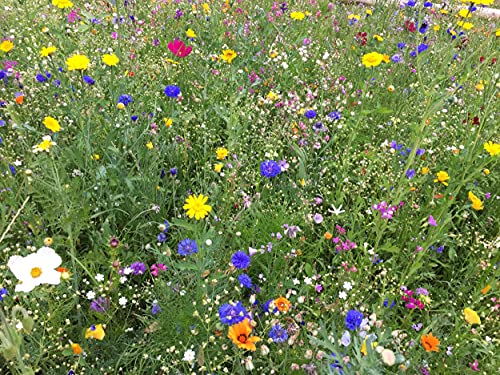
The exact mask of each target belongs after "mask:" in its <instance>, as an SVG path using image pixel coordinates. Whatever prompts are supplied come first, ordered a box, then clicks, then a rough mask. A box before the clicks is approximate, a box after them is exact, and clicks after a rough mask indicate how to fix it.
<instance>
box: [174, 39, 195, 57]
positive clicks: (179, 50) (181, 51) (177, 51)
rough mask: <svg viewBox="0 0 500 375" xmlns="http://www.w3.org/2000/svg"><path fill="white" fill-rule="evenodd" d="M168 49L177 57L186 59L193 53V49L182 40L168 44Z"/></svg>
mask: <svg viewBox="0 0 500 375" xmlns="http://www.w3.org/2000/svg"><path fill="white" fill-rule="evenodd" d="M168 49H169V50H170V52H172V53H173V54H174V55H175V56H179V57H186V56H187V55H189V54H190V53H191V51H192V50H193V47H191V46H189V47H188V46H186V45H185V44H184V42H183V41H182V40H174V41H173V42H170V43H168Z"/></svg>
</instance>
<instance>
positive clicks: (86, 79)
mask: <svg viewBox="0 0 500 375" xmlns="http://www.w3.org/2000/svg"><path fill="white" fill-rule="evenodd" d="M83 82H85V83H86V84H87V85H93V84H94V83H95V81H94V80H93V79H92V77H91V76H83Z"/></svg>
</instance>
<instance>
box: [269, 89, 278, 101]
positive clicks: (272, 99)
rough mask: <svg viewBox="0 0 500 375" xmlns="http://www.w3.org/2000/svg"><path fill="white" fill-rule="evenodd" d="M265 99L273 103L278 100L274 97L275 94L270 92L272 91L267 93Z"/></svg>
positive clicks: (276, 96)
mask: <svg viewBox="0 0 500 375" xmlns="http://www.w3.org/2000/svg"><path fill="white" fill-rule="evenodd" d="M266 98H268V99H269V100H271V101H273V102H274V101H275V100H278V99H279V97H278V95H276V94H275V93H274V92H272V91H269V94H267V96H266Z"/></svg>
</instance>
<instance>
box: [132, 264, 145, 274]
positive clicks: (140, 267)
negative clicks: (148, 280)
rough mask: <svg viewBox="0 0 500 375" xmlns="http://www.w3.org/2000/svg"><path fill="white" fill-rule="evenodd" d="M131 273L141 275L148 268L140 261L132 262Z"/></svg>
mask: <svg viewBox="0 0 500 375" xmlns="http://www.w3.org/2000/svg"><path fill="white" fill-rule="evenodd" d="M130 268H131V269H132V273H133V274H134V275H142V274H143V273H144V272H146V270H147V269H148V268H147V267H146V265H145V264H144V263H142V262H134V263H132V264H131V265H130Z"/></svg>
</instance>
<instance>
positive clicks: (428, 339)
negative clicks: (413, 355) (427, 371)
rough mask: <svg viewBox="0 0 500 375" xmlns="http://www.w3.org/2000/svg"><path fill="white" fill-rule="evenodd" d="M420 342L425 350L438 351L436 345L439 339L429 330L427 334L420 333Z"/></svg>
mask: <svg viewBox="0 0 500 375" xmlns="http://www.w3.org/2000/svg"><path fill="white" fill-rule="evenodd" d="M420 343H421V344H422V346H423V347H424V349H425V351H426V352H431V351H433V352H439V348H438V346H439V344H440V341H439V339H438V338H437V337H435V336H433V335H432V332H429V334H428V335H422V338H421V339H420Z"/></svg>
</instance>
